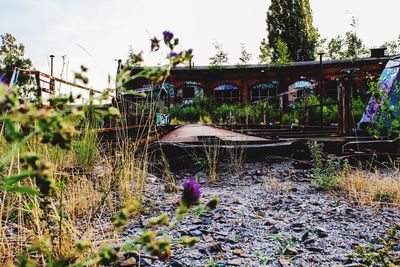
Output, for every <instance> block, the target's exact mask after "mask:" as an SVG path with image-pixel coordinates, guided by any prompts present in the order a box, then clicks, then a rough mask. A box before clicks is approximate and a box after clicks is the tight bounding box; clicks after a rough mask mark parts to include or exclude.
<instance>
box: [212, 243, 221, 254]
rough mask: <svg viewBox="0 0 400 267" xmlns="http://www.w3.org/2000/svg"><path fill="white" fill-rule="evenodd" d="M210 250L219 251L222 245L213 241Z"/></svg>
mask: <svg viewBox="0 0 400 267" xmlns="http://www.w3.org/2000/svg"><path fill="white" fill-rule="evenodd" d="M210 251H211V252H221V251H222V245H221V243H218V242H215V243H213V244H212V245H211V248H210Z"/></svg>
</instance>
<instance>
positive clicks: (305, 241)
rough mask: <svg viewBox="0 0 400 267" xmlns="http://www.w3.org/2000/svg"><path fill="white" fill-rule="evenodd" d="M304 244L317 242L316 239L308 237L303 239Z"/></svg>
mask: <svg viewBox="0 0 400 267" xmlns="http://www.w3.org/2000/svg"><path fill="white" fill-rule="evenodd" d="M303 243H304V245H309V244H313V243H315V240H314V239H312V238H309V239H306V240H304V241H303Z"/></svg>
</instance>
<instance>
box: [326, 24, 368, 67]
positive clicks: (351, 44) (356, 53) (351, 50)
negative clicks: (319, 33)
mask: <svg viewBox="0 0 400 267" xmlns="http://www.w3.org/2000/svg"><path fill="white" fill-rule="evenodd" d="M350 27H351V29H350V30H349V31H347V32H346V33H345V36H344V37H342V36H340V35H338V36H336V37H335V38H332V39H331V40H330V41H329V42H328V45H327V56H328V57H329V58H330V59H345V58H351V59H357V58H360V57H365V56H367V54H368V50H367V49H366V47H365V45H364V44H363V42H362V40H361V38H360V37H358V35H357V28H358V22H357V19H356V18H354V17H352V19H351V23H350Z"/></svg>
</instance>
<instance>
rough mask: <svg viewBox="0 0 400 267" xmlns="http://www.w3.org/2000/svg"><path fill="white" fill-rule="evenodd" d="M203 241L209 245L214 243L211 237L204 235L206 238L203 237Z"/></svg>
mask: <svg viewBox="0 0 400 267" xmlns="http://www.w3.org/2000/svg"><path fill="white" fill-rule="evenodd" d="M204 241H206V242H208V243H211V242H213V241H214V238H212V236H211V235H206V236H204Z"/></svg>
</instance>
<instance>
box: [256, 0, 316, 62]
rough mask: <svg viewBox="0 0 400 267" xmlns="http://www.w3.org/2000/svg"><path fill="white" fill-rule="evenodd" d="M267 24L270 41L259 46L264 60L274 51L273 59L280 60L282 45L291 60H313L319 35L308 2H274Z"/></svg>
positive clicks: (287, 0)
mask: <svg viewBox="0 0 400 267" xmlns="http://www.w3.org/2000/svg"><path fill="white" fill-rule="evenodd" d="M266 22H267V32H268V38H267V39H268V42H263V43H262V45H261V47H260V50H261V52H262V56H261V57H260V59H261V60H262V59H265V58H266V57H265V55H266V54H265V52H266V51H268V50H271V56H272V60H273V61H279V60H280V59H279V53H278V46H280V47H282V43H283V44H284V45H285V46H286V47H287V50H288V54H289V58H290V60H292V61H307V60H314V58H315V56H314V55H315V49H316V46H317V41H318V38H319V34H318V31H317V29H316V28H315V27H314V26H313V18H312V14H311V8H310V3H309V0H272V1H271V5H270V7H269V9H268V12H267V21H266ZM263 53H264V54H263Z"/></svg>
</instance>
